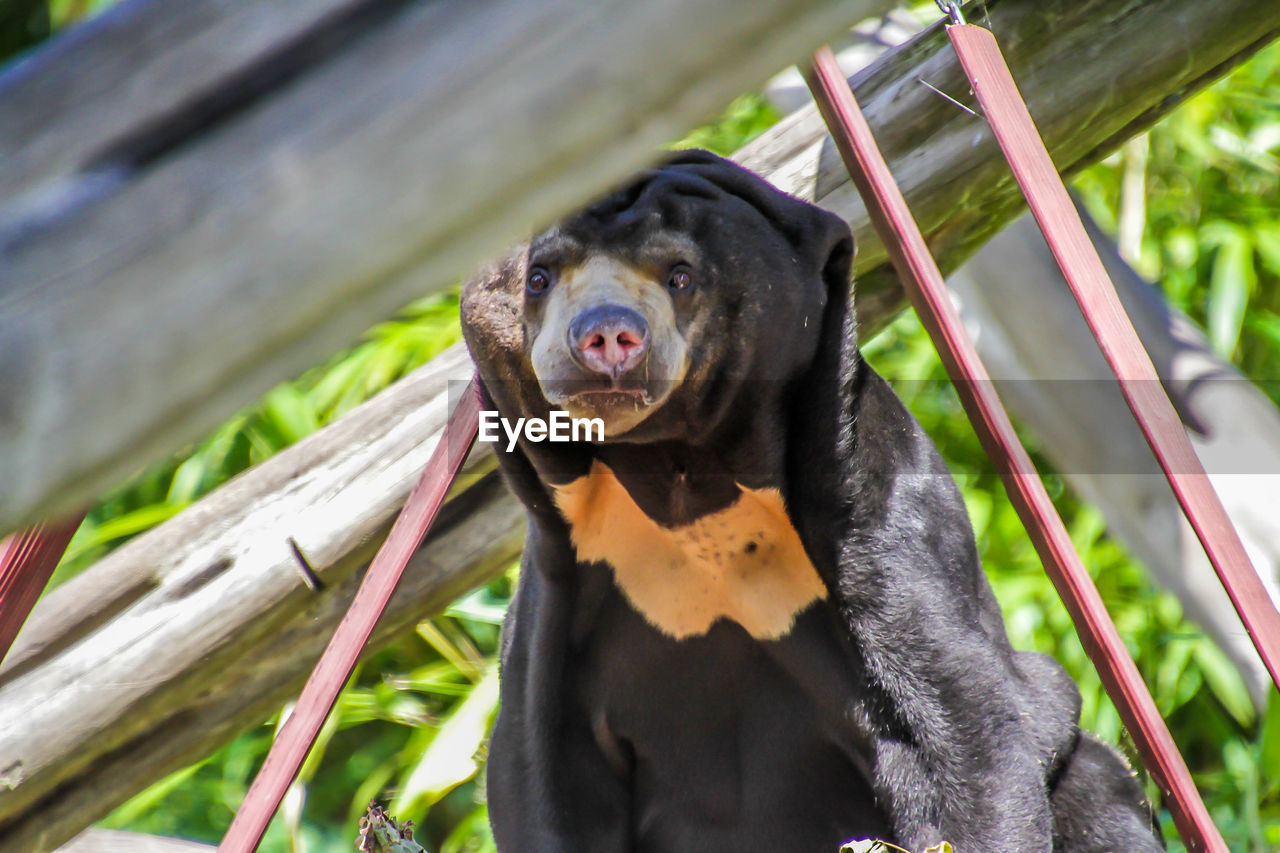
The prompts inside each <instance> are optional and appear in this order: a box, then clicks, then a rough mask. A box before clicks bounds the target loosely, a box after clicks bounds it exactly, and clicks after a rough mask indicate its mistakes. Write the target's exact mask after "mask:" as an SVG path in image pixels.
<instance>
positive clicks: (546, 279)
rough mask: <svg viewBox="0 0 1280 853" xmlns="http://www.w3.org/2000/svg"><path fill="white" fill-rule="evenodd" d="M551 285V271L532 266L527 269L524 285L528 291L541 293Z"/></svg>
mask: <svg viewBox="0 0 1280 853" xmlns="http://www.w3.org/2000/svg"><path fill="white" fill-rule="evenodd" d="M550 286H551V273H549V272H547V270H546V269H545V268H544V267H534V268H533V269H531V270H529V278H528V279H526V280H525V287H527V288H529V292H530V293H542V292H543V291H545V290H546V289H547V288H548V287H550Z"/></svg>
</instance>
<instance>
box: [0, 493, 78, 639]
mask: <svg viewBox="0 0 1280 853" xmlns="http://www.w3.org/2000/svg"><path fill="white" fill-rule="evenodd" d="M83 520H84V516H83V515H77V516H76V517H74V518H70V519H66V520H64V521H60V522H54V523H51V524H35V525H32V526H31V527H28V528H26V529H24V530H19V531H18V532H17V533H15V534H13V535H12V536H10V537H9V538H8V539H5V540H4V541H3V542H0V663H3V662H4V656H5V655H7V654H8V653H9V647H10V646H12V645H13V641H14V638H16V637H17V636H18V631H19V630H21V629H22V624H23V623H24V622H26V621H27V617H28V616H30V615H31V608H32V607H34V606H35V604H36V599H38V598H39V597H40V593H41V592H43V591H44V588H45V587H46V586H47V585H48V584H49V578H50V577H51V576H52V575H53V570H54V569H55V568H57V565H58V561H59V560H61V559H62V555H63V553H64V552H65V551H66V550H67V543H69V542H70V541H71V537H72V536H74V535H75V532H76V529H77V528H79V527H80V522H81V521H83Z"/></svg>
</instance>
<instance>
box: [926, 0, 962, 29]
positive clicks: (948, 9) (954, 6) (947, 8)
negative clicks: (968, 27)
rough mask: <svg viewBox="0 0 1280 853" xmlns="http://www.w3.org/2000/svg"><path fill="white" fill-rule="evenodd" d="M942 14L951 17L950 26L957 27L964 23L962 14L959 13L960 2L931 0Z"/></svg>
mask: <svg viewBox="0 0 1280 853" xmlns="http://www.w3.org/2000/svg"><path fill="white" fill-rule="evenodd" d="M933 2H934V3H936V4H938V8H939V9H941V10H942V13H943V14H944V15H947V16H948V17H950V18H951V26H953V27H958V26H960V25H962V24H963V23H964V15H962V14H960V4H959V3H958V2H956V0H933Z"/></svg>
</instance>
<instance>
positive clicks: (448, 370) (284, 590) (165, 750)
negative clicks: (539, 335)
mask: <svg viewBox="0 0 1280 853" xmlns="http://www.w3.org/2000/svg"><path fill="white" fill-rule="evenodd" d="M471 371H472V367H471V363H470V360H469V358H468V357H467V355H466V352H465V350H463V348H462V347H461V346H456V347H454V348H453V349H451V350H449V351H448V352H446V353H445V354H443V355H441V356H439V357H437V358H436V359H433V360H432V362H431V363H430V364H428V365H426V366H425V367H423V368H421V369H419V370H418V371H416V372H415V373H413V374H412V375H410V376H409V377H407V378H406V379H404V380H402V381H400V382H398V383H396V385H395V386H394V387H393V388H391V389H389V390H388V391H385V392H383V393H382V394H380V395H379V396H378V397H376V398H375V399H374V400H372V401H370V402H368V403H366V404H364V405H362V406H360V407H358V408H356V409H354V410H353V411H352V412H350V413H348V414H347V415H346V416H345V417H343V418H342V419H341V420H339V421H338V422H336V423H335V424H332V425H330V426H329V427H326V428H325V429H323V430H321V431H320V432H318V433H316V434H314V435H312V436H310V437H308V438H306V439H304V440H303V441H301V442H299V443H298V444H296V445H294V446H292V447H290V448H288V449H286V450H284V451H282V452H281V453H279V454H277V455H276V456H274V457H272V458H271V459H269V460H267V461H266V462H264V463H263V464H262V465H259V466H258V467H256V468H254V469H252V470H250V471H248V472H246V473H245V474H243V475H241V476H240V477H237V478H236V479H234V480H232V481H231V482H229V483H227V484H226V485H224V486H223V487H221V488H219V489H218V490H216V491H215V492H214V493H212V494H211V495H209V496H208V497H206V498H205V499H204V500H202V501H201V502H199V503H198V504H196V505H195V506H193V507H192V508H190V509H188V510H187V511H185V512H183V513H181V514H180V515H178V516H176V517H175V518H173V519H171V520H170V521H168V522H167V523H165V524H163V525H161V526H160V527H157V528H155V529H154V530H152V531H150V532H148V533H146V534H144V535H142V536H139V537H137V538H136V539H133V540H131V541H130V542H128V543H127V544H125V545H124V546H122V547H121V548H119V549H118V550H116V551H115V552H113V553H112V554H111V555H110V556H108V557H107V558H105V559H104V560H102V561H101V562H99V563H98V564H96V565H95V566H93V567H91V568H90V569H89V570H87V571H86V572H84V573H83V574H81V575H79V576H78V577H76V578H73V579H72V580H70V581H68V582H67V583H66V584H64V585H62V586H60V587H58V588H57V589H55V590H53V591H52V592H51V593H50V594H49V595H47V596H46V597H45V598H44V599H43V600H42V601H41V602H40V603H39V604H38V605H37V606H36V609H35V610H34V612H33V613H32V615H31V618H30V620H29V621H28V624H27V627H26V628H25V629H24V631H23V632H22V633H21V634H20V635H19V637H18V640H17V642H16V644H15V645H14V647H13V650H12V651H11V653H10V655H9V658H8V659H7V660H6V661H5V663H4V665H3V667H2V668H0V850H22V851H30V853H38V851H47V850H51V849H53V848H55V847H57V846H58V844H60V843H62V842H64V841H66V840H67V839H69V838H71V837H72V836H74V835H75V834H76V833H77V832H78V831H80V830H81V829H82V828H84V827H85V826H86V825H87V824H89V823H91V822H93V821H94V820H97V819H99V818H101V817H102V816H103V815H105V814H106V813H108V812H109V811H110V810H111V809H112V808H113V807H114V806H116V805H118V804H119V803H121V802H123V801H125V800H126V799H128V798H129V797H130V796H132V795H133V794H135V793H137V792H138V791H140V790H142V789H143V788H145V787H146V786H147V785H149V784H150V783H151V782H153V781H155V780H156V779H159V778H161V777H163V776H164V775H166V774H167V773H171V772H173V771H175V770H178V769H180V768H182V767H184V766H186V765H188V764H190V763H192V762H193V761H197V760H199V759H200V758H202V757H204V756H205V755H207V754H209V753H210V752H212V751H213V750H214V749H216V748H218V747H219V746H221V745H222V744H223V743H225V742H226V741H228V740H230V739H231V738H233V737H235V736H236V735H237V734H239V733H240V732H242V731H244V730H245V729H247V728H249V727H251V726H253V725H256V724H259V723H261V721H262V720H264V719H266V718H267V717H269V716H270V715H271V714H273V713H275V712H277V711H278V710H279V709H280V707H281V706H282V705H283V704H284V702H286V701H287V700H288V699H290V698H292V697H293V696H294V695H295V694H296V692H297V690H298V688H299V686H300V685H301V683H302V681H303V680H304V679H305V677H306V675H307V673H308V672H309V671H310V669H311V667H312V666H313V665H314V663H315V661H316V659H317V658H318V657H319V654H320V651H321V650H322V649H323V647H324V645H325V643H326V642H327V641H328V638H329V636H330V634H331V633H332V631H333V628H334V626H335V625H336V624H337V622H338V620H339V619H340V618H341V617H342V614H343V613H344V612H345V610H346V607H347V605H348V603H349V602H350V599H351V597H352V595H353V594H354V592H355V587H356V585H357V583H358V582H359V579H360V575H361V573H362V572H363V569H364V566H365V565H366V564H367V561H368V560H369V559H370V558H371V557H372V554H373V552H374V550H375V549H376V547H377V544H378V542H379V541H380V540H381V539H382V538H383V537H385V535H386V532H387V530H388V529H389V527H390V524H391V521H392V519H393V517H394V515H395V513H396V512H397V511H398V510H399V507H400V505H401V504H403V502H404V499H405V497H406V496H407V495H408V492H409V489H410V488H411V487H412V485H413V483H414V482H415V481H416V480H417V477H418V474H419V473H420V471H421V469H422V467H423V465H424V464H425V463H426V460H427V458H428V457H429V456H430V453H431V451H432V449H433V448H434V446H435V443H436V441H437V440H438V437H439V433H440V429H441V427H442V426H443V424H444V421H445V416H446V412H447V408H448V406H449V404H450V402H451V401H450V396H451V395H456V394H458V393H461V391H462V389H463V387H465V384H466V383H465V379H467V378H469V376H470V374H471ZM453 380H456V381H453ZM478 451H479V452H476V453H473V454H472V459H471V460H470V462H469V463H468V467H467V468H466V469H465V470H464V473H463V476H462V478H461V480H460V482H459V483H458V485H457V486H456V487H455V491H454V495H455V496H454V497H453V498H451V500H450V501H449V503H448V504H446V506H445V508H444V510H443V511H442V513H441V517H440V519H439V520H438V521H437V524H436V528H435V529H434V530H433V531H432V533H431V535H430V537H429V538H428V540H427V542H426V544H425V545H424V546H423V547H422V548H420V549H419V551H418V552H417V554H416V555H415V556H414V558H413V560H412V561H411V562H410V565H409V567H408V569H407V570H406V573H405V577H404V580H403V581H402V583H401V584H400V588H399V589H398V590H397V593H396V596H395V598H394V599H393V600H392V603H391V605H390V607H389V608H388V610H387V613H386V615H385V616H384V617H383V620H382V621H381V623H380V624H379V626H378V629H377V632H376V633H375V636H374V638H373V640H372V641H371V644H370V648H371V649H373V648H378V647H380V646H382V645H384V644H385V643H387V642H389V641H390V640H391V639H392V638H393V637H394V636H396V635H397V634H400V633H403V632H404V631H406V630H411V629H412V627H413V626H414V625H415V624H417V623H418V622H419V621H421V620H422V619H423V618H425V617H426V616H427V615H429V614H431V613H435V612H438V611H439V610H441V609H443V608H444V607H445V606H446V605H448V604H449V602H451V601H452V600H453V599H454V598H456V597H457V596H459V595H461V594H462V593H463V592H465V591H466V590H468V589H470V588H471V587H473V586H475V585H476V584H477V583H480V582H482V581H484V580H485V579H487V578H489V577H491V576H492V575H493V574H495V573H496V572H499V571H501V570H503V569H505V568H506V567H508V566H510V565H511V563H512V562H513V561H514V560H515V558H516V557H517V555H518V554H519V552H520V546H521V542H522V540H523V533H524V530H523V523H524V514H523V511H522V509H521V508H520V507H519V505H518V504H517V502H516V501H515V499H514V498H512V497H511V496H510V495H509V494H508V493H507V491H506V489H505V488H504V487H503V485H502V484H501V482H500V481H499V479H498V475H497V473H496V471H495V470H494V464H493V463H494V460H493V457H492V454H491V453H489V452H488V447H487V446H486V445H482V446H480V447H479V449H478ZM291 542H296V543H297V546H298V548H299V550H301V552H302V553H303V554H305V555H306V558H307V561H308V563H309V564H310V565H311V566H312V568H313V569H314V570H315V571H316V573H317V575H318V576H319V578H320V580H321V582H322V583H323V585H324V588H323V589H321V590H319V591H313V590H311V589H310V588H309V587H308V585H307V583H306V579H305V578H304V574H303V572H302V571H301V570H300V566H299V564H298V562H297V560H296V558H295V557H294V555H293V551H292V547H291Z"/></svg>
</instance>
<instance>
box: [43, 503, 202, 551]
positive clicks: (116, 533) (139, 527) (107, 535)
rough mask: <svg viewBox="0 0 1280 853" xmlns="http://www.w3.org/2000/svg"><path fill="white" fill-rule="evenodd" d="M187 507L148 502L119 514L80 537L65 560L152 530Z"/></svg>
mask: <svg viewBox="0 0 1280 853" xmlns="http://www.w3.org/2000/svg"><path fill="white" fill-rule="evenodd" d="M185 508H186V505H185V504H148V505H147V506H144V507H140V508H139V509H135V510H133V511H132V512H126V513H124V514H123V515H117V516H116V517H115V518H112V519H111V520H109V521H104V522H102V523H101V524H99V525H98V526H96V527H94V528H93V529H92V530H90V531H89V532H88V533H87V534H85V535H84V536H83V537H82V538H78V539H77V541H76V543H75V547H74V548H72V549H68V550H67V553H66V556H65V557H64V558H63V559H64V560H73V559H75V558H76V557H77V556H79V555H80V554H83V553H84V552H85V551H89V550H92V549H93V548H97V547H98V546H99V545H105V544H107V543H108V542H112V541H114V540H116V539H123V538H125V537H127V536H135V535H137V534H139V533H141V532H143V531H144V530H150V529H151V528H153V527H155V526H156V525H157V524H159V523H160V522H162V521H168V520H169V519H170V518H173V516H175V515H177V514H178V513H179V512H181V511H182V510H183V509H185Z"/></svg>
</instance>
